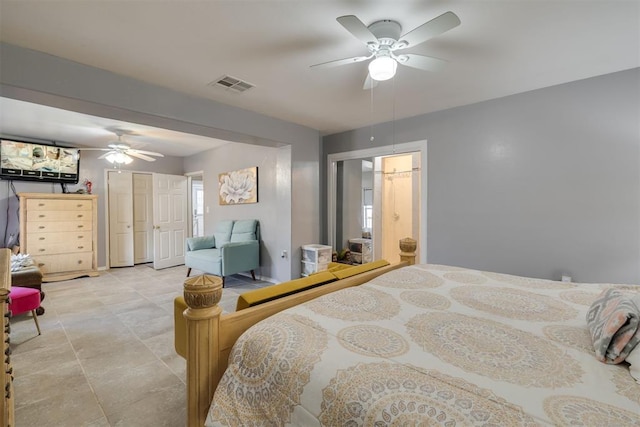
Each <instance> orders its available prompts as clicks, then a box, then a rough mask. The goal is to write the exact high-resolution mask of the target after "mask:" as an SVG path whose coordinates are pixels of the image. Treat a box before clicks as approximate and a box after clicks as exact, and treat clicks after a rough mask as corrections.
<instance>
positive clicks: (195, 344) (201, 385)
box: [184, 275, 222, 427]
mask: <svg viewBox="0 0 640 427" xmlns="http://www.w3.org/2000/svg"><path fill="white" fill-rule="evenodd" d="M221 297H222V279H220V278H219V277H217V276H210V275H201V276H196V277H190V278H188V279H186V280H185V281H184V300H185V302H186V304H187V306H188V307H189V308H187V309H186V310H185V311H184V318H185V320H186V326H187V426H189V427H196V426H197V427H202V426H203V425H204V422H205V419H206V417H207V411H208V410H209V406H210V405H211V400H212V399H213V392H214V391H215V384H217V383H218V379H219V376H220V374H221V372H218V370H219V368H218V366H219V363H218V358H219V345H220V344H219V341H218V338H219V337H220V329H219V328H220V314H221V313H222V309H221V308H220V307H218V303H219V302H220V298H221Z"/></svg>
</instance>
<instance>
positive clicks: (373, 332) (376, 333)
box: [338, 325, 409, 358]
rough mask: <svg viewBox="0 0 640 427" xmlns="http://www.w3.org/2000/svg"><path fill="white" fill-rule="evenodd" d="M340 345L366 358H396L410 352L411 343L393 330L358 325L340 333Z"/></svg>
mask: <svg viewBox="0 0 640 427" xmlns="http://www.w3.org/2000/svg"><path fill="white" fill-rule="evenodd" d="M338 339H339V341H338V342H339V343H340V344H341V345H342V346H343V347H344V348H346V349H347V350H350V351H352V352H354V353H358V354H363V355H365V356H372V357H375V356H378V357H385V358H387V357H396V356H400V355H402V354H404V353H406V352H407V351H409V343H408V342H407V341H406V340H405V339H404V338H403V337H402V335H400V334H398V333H396V332H394V331H392V330H391V329H387V328H382V327H380V326H375V325H356V326H351V327H348V328H345V329H343V330H341V331H340V332H339V333H338Z"/></svg>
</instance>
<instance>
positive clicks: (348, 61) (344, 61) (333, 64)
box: [311, 55, 373, 68]
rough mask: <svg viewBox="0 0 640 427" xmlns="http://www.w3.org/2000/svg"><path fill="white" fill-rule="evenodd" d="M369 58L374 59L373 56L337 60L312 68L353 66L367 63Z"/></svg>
mask: <svg viewBox="0 0 640 427" xmlns="http://www.w3.org/2000/svg"><path fill="white" fill-rule="evenodd" d="M369 58H373V55H369V56H354V57H353V58H345V59H336V60H335V61H329V62H323V63H321V64H315V65H312V66H311V68H332V67H337V66H340V65H347V64H353V63H355V62H362V61H366V60H367V59H369Z"/></svg>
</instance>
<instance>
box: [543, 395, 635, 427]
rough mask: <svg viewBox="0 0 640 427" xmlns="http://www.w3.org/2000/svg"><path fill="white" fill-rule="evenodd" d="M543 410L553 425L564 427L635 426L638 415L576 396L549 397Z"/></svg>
mask: <svg viewBox="0 0 640 427" xmlns="http://www.w3.org/2000/svg"><path fill="white" fill-rule="evenodd" d="M544 410H545V412H546V413H547V415H548V416H549V418H551V421H552V422H553V423H554V424H555V425H566V426H637V425H640V413H635V414H634V413H633V412H629V411H625V410H624V409H622V408H619V407H617V406H611V405H607V404H606V403H602V402H598V401H596V400H592V399H586V398H584V397H578V396H551V397H548V398H547V399H545V401H544Z"/></svg>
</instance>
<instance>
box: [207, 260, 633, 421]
mask: <svg viewBox="0 0 640 427" xmlns="http://www.w3.org/2000/svg"><path fill="white" fill-rule="evenodd" d="M611 286H617V285H608V284H577V283H563V282H553V281H546V280H537V279H529V278H523V277H517V276H509V275H504V274H496V273H487V272H480V271H475V270H468V269H462V268H456V267H447V266H439V265H418V266H412V267H406V268H403V269H400V270H396V271H393V272H390V273H387V274H386V275H383V276H380V277H378V278H376V279H374V280H373V281H372V282H370V283H368V284H365V285H362V286H359V287H355V288H350V289H345V290H343V291H339V292H335V293H333V294H330V295H326V296H324V297H321V298H318V299H316V300H314V301H311V302H309V303H306V304H303V305H301V306H298V307H294V308H292V309H289V310H286V311H284V312H282V313H280V314H277V315H275V316H272V317H271V318H269V319H266V320H265V321H262V322H260V323H258V324H257V325H255V326H253V327H252V328H251V329H250V330H249V331H247V332H246V333H245V334H244V335H243V336H242V337H241V338H240V339H239V340H238V342H237V343H236V345H235V347H234V349H233V351H232V353H231V356H230V360H229V368H228V369H227V371H226V372H225V374H224V376H223V378H222V381H221V382H220V385H219V386H218V388H217V390H216V393H215V397H214V400H213V402H212V405H211V408H210V411H209V415H208V418H207V425H208V426H218V425H236V426H250V425H261V426H262V425H300V426H314V425H326V426H346V425H369V426H378V425H380V426H382V425H394V424H395V425H425V424H429V425H431V424H440V425H443V426H445V425H456V426H459V425H496V426H514V425H572V426H575V425H602V426H604V425H610V426H613V425H615V426H630V425H640V385H639V384H637V383H636V382H635V381H634V379H633V378H632V377H631V375H630V374H629V369H628V365H627V364H625V363H623V364H620V365H606V364H603V363H601V362H599V361H597V360H596V358H595V356H594V350H593V347H592V344H591V340H590V337H589V331H588V328H587V325H586V321H585V313H586V311H587V309H588V307H589V305H590V304H591V302H592V301H593V300H594V299H595V298H596V297H597V296H598V294H599V293H600V292H601V291H602V289H605V288H607V287H611ZM620 287H623V286H620ZM627 288H630V289H635V288H632V287H627ZM638 289H640V288H638Z"/></svg>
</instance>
